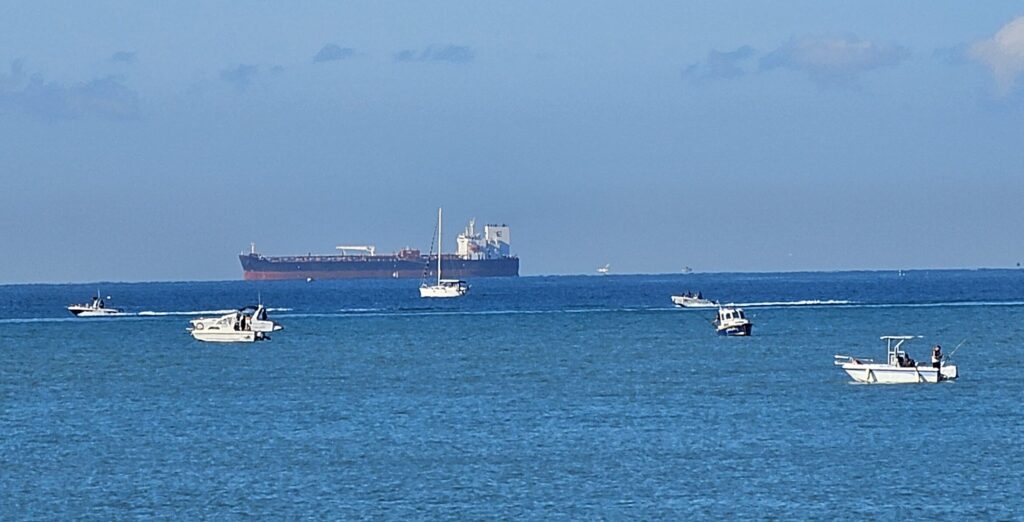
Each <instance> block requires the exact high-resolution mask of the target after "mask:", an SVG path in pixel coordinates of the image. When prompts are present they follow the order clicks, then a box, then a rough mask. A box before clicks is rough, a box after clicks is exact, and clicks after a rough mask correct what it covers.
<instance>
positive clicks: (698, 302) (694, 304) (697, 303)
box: [672, 295, 718, 308]
mask: <svg viewBox="0 0 1024 522" xmlns="http://www.w3.org/2000/svg"><path fill="white" fill-rule="evenodd" d="M672 304H674V305H676V306H678V307H679V308H714V307H716V306H718V303H716V302H714V301H709V300H707V299H697V298H695V297H686V296H682V295H674V296H672Z"/></svg>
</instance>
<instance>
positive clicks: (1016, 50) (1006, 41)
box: [968, 16, 1024, 95]
mask: <svg viewBox="0 0 1024 522" xmlns="http://www.w3.org/2000/svg"><path fill="white" fill-rule="evenodd" d="M968 55H969V56H970V57H971V58H973V59H975V60H977V61H979V62H981V63H982V64H984V65H986V66H987V67H988V68H989V69H990V70H991V71H992V75H993V76H994V77H995V80H996V84H997V85H998V88H999V91H1000V93H1001V94H1004V95H1005V94H1008V93H1009V92H1010V91H1012V90H1013V89H1014V87H1015V86H1016V83H1017V77H1018V76H1020V75H1021V73H1024V16H1019V17H1017V18H1015V19H1013V20H1011V21H1010V22H1009V23H1007V24H1006V25H1004V26H1003V27H1001V28H1000V29H999V31H997V32H996V34H995V35H994V36H993V37H992V38H989V39H987V40H982V41H980V42H976V43H975V44H974V45H972V46H971V47H970V49H969V51H968Z"/></svg>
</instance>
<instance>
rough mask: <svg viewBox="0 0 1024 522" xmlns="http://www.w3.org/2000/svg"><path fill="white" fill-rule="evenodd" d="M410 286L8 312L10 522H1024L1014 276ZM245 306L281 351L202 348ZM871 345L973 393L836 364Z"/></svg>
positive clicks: (277, 288)
mask: <svg viewBox="0 0 1024 522" xmlns="http://www.w3.org/2000/svg"><path fill="white" fill-rule="evenodd" d="M417 284H418V283H417V282H415V281H316V282H313V283H305V282H242V281H232V282H210V283H207V282H204V283H138V284H123V283H103V284H100V285H95V284H91V285H75V284H67V285H10V286H0V355H2V361H0V519H4V520H13V519H70V518H84V519H101V520H109V519H122V518H161V519H166V518H176V519H197V518H217V519H221V518H248V517H259V518H273V519H292V518H325V519H363V518H386V519H405V518H414V519H437V518H460V519H464V518H470V519H481V518H484V519H495V518H501V519H507V518H530V519H536V518H543V519H552V518H554V519H592V518H612V519H622V518H630V519H693V518H728V519H736V518H744V519H747V518H757V519H761V518H784V519H805V518H806V519H833V518H868V519H885V520H890V519H911V518H913V519H954V520H962V519H1021V518H1024V500H1022V497H1021V488H1022V484H1024V448H1022V445H1021V433H1022V429H1024V406H1022V405H1021V400H1022V398H1024V363H1022V358H1021V354H1022V346H1024V272H1022V271H1012V270H985V271H910V272H907V273H906V275H905V276H902V277H901V276H899V275H898V274H896V273H894V272H843V273H794V274H790V273H786V274H690V275H661V276H607V277H524V278H518V279H491V280H476V281H472V284H473V288H472V291H471V293H470V295H468V296H467V297H465V298H463V299H459V300H452V301H440V302H438V301H429V302H428V301H424V300H420V299H419V298H418V297H417V292H416V286H417ZM97 290H99V291H100V292H101V293H102V295H103V296H104V297H105V296H106V295H110V296H111V297H112V299H111V300H110V304H112V305H116V306H120V307H124V308H125V309H126V310H127V311H128V312H129V313H131V314H135V315H132V316H128V317H122V318H114V319H81V318H72V317H70V315H68V314H67V312H66V311H65V310H64V307H65V306H66V305H68V304H70V303H72V302H79V301H88V299H89V297H90V296H91V295H95V293H96V292H97ZM684 290H701V291H703V292H704V294H705V295H706V296H708V297H711V298H716V299H721V300H724V301H730V302H736V303H744V304H745V306H746V308H747V311H748V315H750V316H752V319H753V321H754V323H755V326H754V335H753V336H752V337H750V338H723V337H719V336H716V335H715V334H714V331H713V328H712V327H711V325H710V324H709V321H710V319H711V318H712V316H713V312H712V311H706V310H705V311H699V310H679V309H673V308H672V307H671V306H670V303H669V299H668V298H669V295H671V294H672V293H675V292H680V291H684ZM257 299H262V301H263V302H264V303H267V304H268V306H271V307H274V308H277V309H278V310H276V311H275V312H273V313H272V317H273V318H275V319H276V320H278V321H280V322H281V323H283V324H284V325H285V330H284V331H282V332H278V333H276V334H274V335H273V340H271V341H269V342H264V343H255V344H251V345H244V344H242V345H212V344H204V343H199V342H197V341H194V340H192V339H191V337H189V336H188V335H187V333H186V332H185V326H187V322H188V319H189V318H190V317H192V316H193V314H194V313H197V312H201V311H207V312H213V311H217V310H227V309H231V308H235V307H239V306H242V305H244V304H247V303H251V302H253V301H255V300H257ZM139 314H141V315H139ZM883 334H913V335H921V336H923V338H922V339H920V340H916V341H914V342H912V343H911V344H910V345H909V349H910V353H911V355H912V356H914V357H915V358H917V359H918V360H926V359H927V357H928V353H929V347H930V346H931V345H932V344H935V343H940V344H942V345H943V346H944V347H945V349H946V353H949V352H951V351H952V349H953V348H954V347H955V346H956V345H958V344H959V343H960V342H961V340H964V339H966V341H965V342H964V343H963V345H962V347H961V348H960V349H959V351H957V352H956V354H955V356H954V358H955V360H956V362H957V364H958V365H959V366H960V371H961V378H960V379H959V380H958V381H956V382H947V383H941V384H937V385H888V386H887V385H857V384H851V383H850V382H849V379H848V378H847V377H846V376H845V374H843V373H842V371H841V370H839V369H838V368H836V367H834V366H833V365H832V355H833V354H835V353H847V354H852V355H863V356H874V357H878V356H884V346H883V345H882V344H881V343H880V342H879V340H878V337H879V336H880V335H883Z"/></svg>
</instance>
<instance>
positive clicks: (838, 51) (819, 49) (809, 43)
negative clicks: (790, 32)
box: [760, 36, 910, 84]
mask: <svg viewBox="0 0 1024 522" xmlns="http://www.w3.org/2000/svg"><path fill="white" fill-rule="evenodd" d="M909 56H910V52H909V51H908V50H907V49H906V48H904V47H901V46H899V45H895V44H879V43H875V42H870V41H866V40H861V39H860V38H857V37H856V36H838V37H837V36H826V37H804V38H800V39H795V38H794V39H791V40H789V41H788V42H786V43H784V44H782V45H781V46H779V48H778V49H776V50H774V51H772V52H770V53H768V54H766V55H764V56H762V57H761V62H760V66H761V69H762V70H765V71H770V70H773V69H789V70H793V71H798V72H803V73H806V74H807V75H808V76H810V77H811V78H812V79H813V80H815V81H817V82H819V83H825V84H831V83H839V84H842V83H850V82H854V81H856V78H857V76H859V75H860V74H862V73H865V72H868V71H872V70H875V69H880V68H883V67H891V66H895V65H898V64H899V63H900V62H902V61H904V60H905V59H907V58H908V57H909Z"/></svg>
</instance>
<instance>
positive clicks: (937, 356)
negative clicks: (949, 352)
mask: <svg viewBox="0 0 1024 522" xmlns="http://www.w3.org/2000/svg"><path fill="white" fill-rule="evenodd" d="M941 366H942V347H941V346H939V345H937V344H936V345H935V347H934V348H932V368H936V369H937V368H939V367H941Z"/></svg>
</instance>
